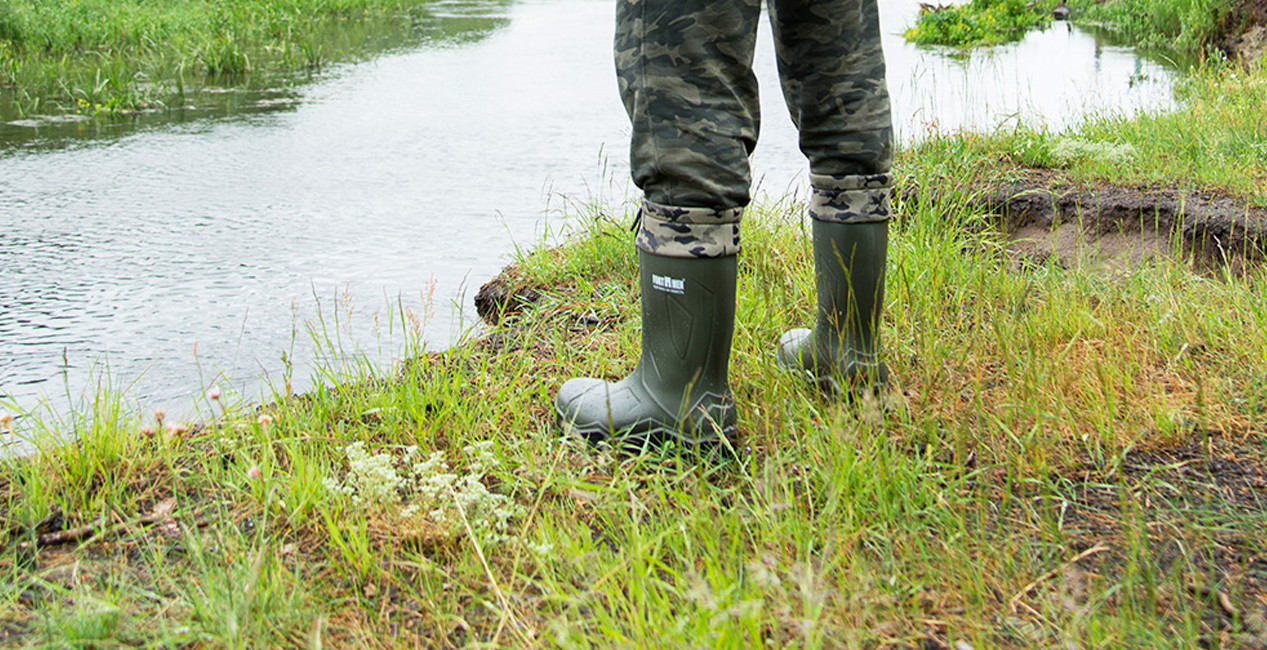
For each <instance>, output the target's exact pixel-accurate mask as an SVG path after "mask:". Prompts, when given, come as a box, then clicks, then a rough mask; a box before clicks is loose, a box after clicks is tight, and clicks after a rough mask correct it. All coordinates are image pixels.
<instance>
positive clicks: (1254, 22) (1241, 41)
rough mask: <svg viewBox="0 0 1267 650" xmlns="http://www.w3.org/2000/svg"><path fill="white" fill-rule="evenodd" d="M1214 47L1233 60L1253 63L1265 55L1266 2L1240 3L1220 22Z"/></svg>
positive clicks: (1242, 1)
mask: <svg viewBox="0 0 1267 650" xmlns="http://www.w3.org/2000/svg"><path fill="white" fill-rule="evenodd" d="M1219 31H1220V35H1219V37H1218V39H1217V40H1216V42H1215V45H1216V46H1217V47H1218V48H1219V49H1220V50H1223V52H1224V53H1226V54H1227V55H1228V57H1229V58H1232V59H1240V60H1241V61H1245V62H1249V61H1255V60H1258V59H1260V58H1262V56H1263V55H1264V54H1267V0H1241V2H1239V3H1237V6H1236V8H1234V9H1232V10H1231V11H1229V12H1228V13H1227V16H1225V17H1224V19H1223V24H1222V26H1221V29H1220V30H1219Z"/></svg>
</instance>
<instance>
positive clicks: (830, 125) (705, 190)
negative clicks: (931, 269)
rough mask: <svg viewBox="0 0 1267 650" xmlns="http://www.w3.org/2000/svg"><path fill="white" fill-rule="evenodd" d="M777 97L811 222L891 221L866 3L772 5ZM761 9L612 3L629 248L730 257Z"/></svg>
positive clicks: (742, 2)
mask: <svg viewBox="0 0 1267 650" xmlns="http://www.w3.org/2000/svg"><path fill="white" fill-rule="evenodd" d="M768 12H769V15H770V23H771V25H772V27H773V31H774V39H775V52H776V54H777V56H778V67H779V78H780V82H781V85H782V88H783V97H784V99H785V100H786V102H787V106H788V109H789V110H790V111H791V114H792V121H793V122H794V123H795V124H796V127H797V129H798V131H799V134H800V135H799V138H800V147H801V151H802V152H804V154H805V156H806V157H807V158H809V163H810V186H811V188H812V194H811V197H810V206H809V212H810V216H812V217H814V218H815V219H819V220H822V221H832V222H842V223H865V222H874V221H884V220H886V219H888V218H889V216H890V207H889V188H890V186H891V184H892V176H891V174H890V172H889V170H890V167H891V166H892V162H893V124H892V118H891V116H890V114H889V94H888V88H887V86H886V84H885V80H884V71H885V68H884V52H883V50H881V47H880V25H879V16H878V12H877V9H876V0H768ZM760 16H761V0H618V5H617V10H616V48H615V49H616V73H617V79H618V81H619V84H620V93H621V98H622V99H623V100H624V103H625V110H626V112H628V114H629V119H630V122H631V124H632V126H633V137H632V142H631V146H630V166H631V167H632V172H633V179H634V183H635V184H636V185H637V186H638V187H639V188H640V189H641V190H642V192H643V203H642V209H641V213H640V217H641V219H640V225H639V228H638V236H637V244H638V247H639V248H641V249H643V250H645V251H647V252H649V253H653V254H656V255H664V256H669V257H722V256H726V255H734V254H736V253H738V251H739V222H740V217H741V215H742V213H743V208H744V206H746V205H747V204H748V201H749V198H750V197H749V189H750V185H751V181H752V179H751V169H750V167H749V163H748V157H749V156H750V155H751V154H752V150H753V148H754V147H755V146H756V143H757V133H758V129H759V126H760V105H759V103H758V99H757V80H756V77H755V75H754V74H753V72H752V56H753V51H754V49H755V47H756V35H757V21H758V20H759V19H760Z"/></svg>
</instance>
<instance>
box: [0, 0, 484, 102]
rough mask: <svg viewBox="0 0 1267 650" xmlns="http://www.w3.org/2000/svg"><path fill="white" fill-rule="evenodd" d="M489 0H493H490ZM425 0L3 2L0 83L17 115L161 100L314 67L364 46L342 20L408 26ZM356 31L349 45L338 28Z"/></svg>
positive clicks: (402, 28)
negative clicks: (208, 83) (211, 84)
mask: <svg viewBox="0 0 1267 650" xmlns="http://www.w3.org/2000/svg"><path fill="white" fill-rule="evenodd" d="M490 1H498V0H490ZM426 4H428V3H427V2H426V0H245V1H244V2H232V3H226V2H218V1H214V0H179V1H177V2H160V3H154V2H145V1H143V0H126V1H123V2H109V1H106V0H75V1H71V0H53V1H50V2H41V1H36V0H5V2H4V4H3V5H0V89H6V88H7V89H8V92H11V93H12V94H13V100H14V101H15V102H16V104H17V106H18V108H19V109H20V110H22V111H24V112H38V111H41V110H51V109H54V108H57V107H60V108H61V109H62V110H67V111H80V112H101V111H106V112H123V111H130V110H138V109H143V108H147V107H155V106H161V105H163V103H165V102H170V101H171V100H172V98H173V97H177V96H179V95H180V94H181V93H182V92H183V90H184V88H185V86H186V85H187V84H188V85H197V84H198V83H201V81H202V80H203V78H204V77H206V76H211V77H224V76H239V75H243V74H246V73H250V72H260V71H268V70H277V69H285V70H296V69H299V70H302V69H311V68H315V67H318V66H320V65H322V64H323V63H325V62H326V60H327V59H328V58H329V57H331V56H346V55H347V54H348V53H350V52H359V51H361V50H363V49H364V48H365V47H366V44H365V42H364V41H365V40H366V39H365V36H366V34H364V33H363V32H361V31H358V30H357V29H351V30H350V29H349V26H350V25H363V24H367V23H368V24H375V23H380V24H379V26H378V28H379V29H380V30H381V29H390V30H395V31H401V32H408V31H409V30H410V29H411V25H412V20H411V18H410V17H409V15H408V12H409V11H411V10H412V9H413V8H415V7H419V6H425V5H426ZM341 31H344V32H346V31H351V33H352V34H353V35H355V36H359V39H360V42H357V40H356V39H355V38H354V39H352V40H351V41H350V42H349V41H348V39H346V38H344V37H341V36H340V35H339V32H341Z"/></svg>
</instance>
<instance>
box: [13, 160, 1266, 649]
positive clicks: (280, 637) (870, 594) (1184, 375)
mask: <svg viewBox="0 0 1267 650" xmlns="http://www.w3.org/2000/svg"><path fill="white" fill-rule="evenodd" d="M928 161H929V164H924V163H923V162H922V161H921V160H920V159H909V158H908V159H907V162H906V166H905V167H904V171H905V174H906V176H907V178H909V179H910V181H909V182H919V183H933V182H947V181H946V180H945V179H944V178H943V176H942V174H944V173H945V171H946V170H945V169H944V168H940V167H939V165H942V164H943V162H942V161H941V160H939V159H938V158H936V157H932V158H929V159H928ZM965 173H966V172H965ZM938 179H942V180H938ZM957 180H961V181H967V180H969V177H968V176H960V177H958V179H957ZM899 207H900V212H901V213H902V215H903V216H902V218H901V219H900V220H899V221H898V222H897V223H895V224H894V226H895V228H894V230H895V232H894V241H893V252H892V261H891V267H890V294H889V309H888V312H887V316H886V319H885V322H884V337H885V340H886V342H887V346H888V350H889V358H890V363H891V365H892V367H893V370H894V374H895V376H896V377H898V378H899V379H900V389H899V390H898V392H897V393H895V394H894V395H893V396H892V398H891V399H890V400H889V401H888V402H889V403H888V407H889V410H888V411H887V412H886V411H881V410H879V409H878V408H876V405H864V406H863V407H862V408H860V409H858V408H851V407H848V406H845V405H841V404H836V403H832V402H830V401H827V400H825V399H823V398H822V397H821V396H819V395H818V394H816V393H814V392H813V391H811V390H809V389H807V388H806V387H805V386H802V385H801V384H800V383H799V382H798V381H797V380H796V379H795V378H793V377H789V376H786V375H784V374H782V373H779V372H777V371H776V370H775V369H774V367H773V363H772V361H771V346H772V345H773V341H775V340H777V338H778V335H779V334H780V333H781V332H782V331H783V330H784V329H785V328H787V327H789V326H793V325H799V324H802V323H804V322H808V320H809V317H810V313H809V310H810V308H811V305H812V304H813V302H812V300H811V296H812V293H811V292H812V279H811V277H810V276H809V273H808V271H807V269H808V260H809V251H808V248H807V245H806V241H805V238H804V233H803V224H802V222H801V221H800V217H799V216H798V215H799V210H800V206H799V205H797V204H795V203H793V202H787V203H783V204H772V205H765V206H760V207H758V208H757V209H755V210H754V211H753V213H751V214H750V215H749V217H750V218H749V221H748V224H749V225H748V227H747V229H746V231H745V241H746V249H745V252H744V258H743V268H742V270H741V273H742V279H741V287H740V291H739V304H738V312H739V315H738V328H737V332H736V341H735V350H734V356H733V361H734V363H733V375H732V376H733V380H734V386H735V390H736V393H737V397H738V399H739V402H740V405H741V425H740V426H741V429H742V431H743V438H742V439H741V441H740V444H741V448H740V450H739V460H737V461H732V462H728V463H720V464H703V465H696V464H694V463H693V462H691V461H690V458H689V457H685V458H682V457H675V456H672V455H670V456H645V457H635V458H630V457H622V456H618V455H613V454H611V453H609V452H605V451H603V450H595V449H589V448H587V447H586V446H585V445H584V444H582V443H579V442H577V441H574V440H570V439H566V438H564V437H563V436H562V435H561V434H560V432H559V431H558V430H556V429H555V426H554V423H553V421H552V420H553V418H552V414H551V413H550V408H549V403H550V401H549V400H550V398H551V395H552V393H553V391H554V390H555V389H557V386H558V385H559V383H561V382H562V380H563V379H564V378H566V377H568V376H570V375H573V374H591V375H598V376H604V377H618V376H621V375H623V374H624V373H626V372H628V370H629V369H631V368H632V366H633V364H634V362H635V360H636V358H637V344H638V343H637V341H638V336H637V334H638V332H637V319H636V318H635V317H632V316H631V314H634V313H636V310H635V309H634V307H633V305H634V304H635V301H636V294H635V286H634V283H633V269H634V264H635V257H634V255H633V251H632V249H631V247H630V246H629V244H628V241H627V236H626V235H625V231H624V224H625V223H627V220H626V219H624V218H623V217H621V218H617V219H612V220H608V219H603V218H597V219H595V220H594V221H592V222H591V223H592V227H591V229H589V230H588V231H587V232H586V233H585V235H584V236H582V237H580V238H579V239H578V240H576V241H575V242H574V243H573V244H572V245H570V246H568V247H566V248H563V249H559V250H553V251H539V252H532V253H529V254H527V255H526V256H525V257H524V258H523V259H521V260H520V267H519V268H520V271H519V272H520V273H521V274H522V275H521V276H520V277H521V278H522V280H523V281H525V282H529V283H533V284H537V285H540V286H543V287H545V289H546V293H545V298H544V300H543V301H542V302H540V303H539V304H538V305H536V306H535V307H534V308H532V309H530V310H529V311H527V312H525V313H524V314H523V315H521V316H520V317H518V320H515V321H513V322H511V323H508V324H507V326H506V328H504V329H501V330H496V332H497V333H498V336H497V337H494V338H491V339H486V340H485V341H484V342H483V343H479V344H474V345H468V346H463V347H457V348H454V349H452V350H450V351H448V352H445V353H443V354H422V355H417V356H414V357H413V358H411V359H409V360H407V361H406V362H403V363H401V364H400V365H399V366H397V367H395V368H391V369H382V370H379V369H375V368H373V367H372V366H369V365H365V364H361V363H358V362H357V361H356V359H355V357H353V358H348V357H346V356H344V357H342V358H341V361H340V362H339V363H340V365H339V366H338V367H337V368H333V369H331V370H330V371H329V375H330V376H338V377H341V378H342V379H343V380H344V382H343V383H339V384H335V383H332V382H330V381H322V382H320V383H319V385H318V386H317V387H316V388H315V389H314V390H312V391H311V392H310V393H309V394H307V395H305V396H303V397H300V398H295V399H287V400H282V401H281V402H280V403H278V404H277V405H275V406H272V407H269V408H267V409H265V410H263V411H253V410H251V409H249V408H242V409H230V410H229V411H228V412H227V413H225V414H223V415H219V416H217V417H214V418H212V419H210V420H208V421H207V422H206V423H205V425H204V426H201V427H196V428H192V429H189V430H187V431H184V432H180V433H177V432H176V431H174V430H172V429H170V428H167V427H158V428H153V429H152V433H148V434H147V433H142V431H143V429H145V428H146V427H147V426H148V427H153V425H152V424H151V423H149V422H144V421H142V420H141V419H138V418H136V417H135V416H128V415H127V414H122V413H116V412H114V411H113V410H112V407H110V405H109V404H110V402H109V401H108V400H106V402H104V403H103V405H102V412H101V413H100V414H94V416H93V417H92V418H90V419H86V420H85V422H93V423H96V424H94V425H93V426H88V427H86V428H82V429H80V430H78V431H76V433H77V434H78V435H79V437H80V440H81V441H82V442H81V444H78V445H58V444H53V443H54V442H55V440H56V439H57V437H58V435H59V432H57V431H53V430H34V431H27V432H26V435H29V436H32V437H33V438H34V439H35V440H36V441H38V442H41V444H42V446H43V448H44V453H43V454H42V455H41V456H40V457H38V458H35V459H29V460H25V461H15V460H6V461H3V464H0V511H2V512H3V514H4V520H5V521H8V522H11V528H10V530H9V539H8V541H7V542H6V545H5V546H4V551H3V553H2V554H0V573H4V574H5V578H6V579H5V580H3V581H0V585H3V586H0V620H3V621H4V625H3V629H4V634H6V635H10V636H9V639H10V640H11V641H14V642H17V643H24V644H25V643H30V642H34V641H38V640H41V639H42V640H43V641H46V642H49V643H55V644H62V643H69V644H75V643H80V644H86V643H107V644H108V643H129V644H154V645H162V644H172V643H196V644H199V645H205V646H209V647H248V646H250V647H256V646H260V645H276V644H301V643H302V644H308V645H314V646H315V645H322V646H326V645H329V646H335V647H344V646H352V645H363V644H379V643H386V641H384V640H386V639H391V640H392V641H391V643H406V644H409V643H417V644H421V645H427V646H440V647H445V646H461V645H465V644H468V643H477V642H478V643H481V644H487V645H495V646H512V647H537V646H551V647H554V646H558V647H594V646H599V647H612V646H613V645H614V646H630V647H632V646H637V647H646V646H648V645H651V644H656V645H660V646H662V647H674V646H687V645H695V644H700V643H703V644H707V645H710V646H712V647H740V646H742V647H751V646H752V645H754V644H760V645H771V644H772V645H775V646H779V647H787V646H815V645H824V646H841V645H867V646H870V645H877V644H910V643H919V642H920V640H921V639H933V640H936V642H938V643H946V644H953V643H954V642H955V641H959V640H963V641H966V642H968V643H971V644H973V645H974V647H1031V646H1035V645H1042V646H1049V645H1052V644H1054V643H1066V642H1068V643H1075V644H1079V645H1085V646H1094V645H1099V644H1105V643H1109V644H1111V643H1115V642H1116V641H1118V640H1121V639H1123V638H1129V639H1131V645H1133V646H1135V647H1163V646H1165V647H1169V646H1170V645H1171V644H1173V643H1175V642H1176V641H1178V642H1180V643H1185V644H1195V643H1197V642H1199V641H1201V640H1203V639H1208V638H1211V637H1213V638H1217V637H1218V635H1220V634H1231V633H1232V631H1233V630H1237V632H1236V633H1242V631H1240V628H1238V627H1236V626H1235V625H1234V624H1233V623H1231V622H1226V621H1225V622H1220V621H1223V618H1224V617H1223V615H1222V614H1220V613H1219V609H1218V605H1217V603H1215V602H1214V596H1213V594H1217V593H1222V594H1223V597H1224V598H1229V599H1231V601H1230V602H1233V603H1235V604H1236V606H1237V607H1241V608H1242V611H1245V612H1252V611H1253V609H1252V607H1253V600H1252V598H1251V595H1252V593H1253V592H1252V591H1244V590H1245V589H1248V588H1249V587H1247V586H1245V585H1242V584H1241V583H1237V582H1236V581H1234V580H1233V579H1232V576H1231V574H1229V573H1227V572H1226V571H1227V566H1226V565H1225V564H1221V563H1220V562H1222V560H1221V559H1220V556H1218V555H1217V553H1215V551H1216V550H1217V549H1219V548H1223V547H1227V546H1229V545H1231V547H1232V548H1237V549H1240V550H1241V552H1243V553H1245V554H1247V557H1252V556H1253V555H1254V554H1256V553H1263V552H1267V549H1265V548H1263V547H1262V546H1261V540H1260V538H1259V537H1258V536H1257V535H1255V534H1254V531H1255V530H1260V529H1261V527H1262V526H1263V525H1264V524H1267V521H1264V515H1263V510H1261V509H1259V510H1255V509H1252V508H1245V507H1237V506H1235V505H1234V504H1232V503H1230V502H1224V501H1220V500H1219V499H1218V497H1217V496H1216V495H1215V494H1208V495H1205V496H1203V497H1201V499H1202V500H1197V501H1194V500H1192V498H1195V495H1198V494H1204V493H1201V492H1199V491H1194V492H1190V491H1191V490H1199V489H1198V487H1197V485H1199V480H1205V479H1204V475H1197V476H1196V477H1195V478H1193V479H1191V480H1194V481H1197V482H1196V483H1190V482H1185V481H1186V480H1189V479H1185V478H1184V476H1185V475H1184V474H1183V473H1181V472H1179V471H1178V470H1177V469H1175V468H1176V467H1189V471H1194V468H1198V467H1205V465H1203V464H1201V463H1202V462H1203V461H1204V460H1209V461H1211V462H1214V461H1216V460H1217V461H1218V462H1222V463H1224V464H1225V465H1232V466H1235V467H1238V468H1241V469H1242V470H1244V471H1247V472H1248V471H1250V469H1252V468H1255V467H1257V468H1261V467H1262V466H1263V464H1262V458H1261V456H1255V455H1253V454H1255V453H1260V452H1261V440H1262V438H1261V436H1262V433H1263V431H1264V422H1263V415H1262V413H1263V409H1262V405H1263V403H1264V400H1265V399H1267V386H1264V384H1263V383H1262V380H1261V378H1262V377H1263V376H1265V373H1267V360H1264V359H1263V354H1262V350H1264V349H1267V299H1265V298H1267V296H1264V295H1263V293H1262V289H1261V287H1262V286H1263V284H1262V282H1261V278H1257V277H1255V278H1252V279H1250V280H1249V281H1239V280H1235V279H1226V280H1217V279H1206V278H1202V277H1199V276H1194V275H1193V274H1191V273H1190V272H1188V270H1187V269H1186V268H1184V267H1183V266H1182V264H1180V263H1178V262H1166V261H1164V260H1160V261H1158V262H1157V263H1156V264H1154V265H1152V266H1148V267H1144V268H1139V269H1134V270H1132V271H1131V272H1129V273H1127V274H1125V275H1123V276H1120V277H1104V276H1101V275H1098V274H1097V273H1096V272H1095V271H1094V270H1093V269H1092V268H1090V267H1086V268H1084V267H1075V268H1070V269H1063V268H1060V267H1058V266H1055V265H1041V266H1038V267H1030V268H1025V269H1021V270H1018V271H1013V272H1004V271H1002V269H1003V268H1005V267H1006V266H1007V260H1006V255H1005V254H1004V252H1003V250H1004V249H1003V242H1002V240H1001V237H1000V235H998V234H997V233H996V232H995V231H994V230H993V229H992V228H991V227H990V222H989V221H988V220H987V219H985V218H983V217H981V216H979V215H973V214H969V213H965V212H963V211H961V210H956V209H954V208H953V207H952V208H947V207H946V206H944V205H942V206H938V205H932V204H927V205H925V204H904V205H900V206H899ZM595 322H596V323H597V324H595ZM578 323H589V325H587V326H578V325H577V324H578ZM1190 443H1191V444H1192V445H1194V446H1187V445H1189V444H1190ZM1176 448H1177V449H1178V450H1179V451H1178V452H1173V453H1176V454H1180V455H1176V456H1174V457H1169V456H1166V455H1165V454H1166V453H1172V452H1167V451H1166V450H1167V449H1176ZM1256 448H1257V449H1259V452H1255V451H1254V450H1255V449H1256ZM1133 450H1134V451H1133ZM1139 450H1145V451H1146V452H1147V453H1152V454H1156V455H1155V456H1153V458H1157V459H1161V460H1157V461H1156V462H1154V463H1153V464H1152V465H1148V464H1141V463H1140V461H1138V460H1136V458H1138V456H1132V453H1139ZM1182 454H1188V456H1184V455H1182ZM1145 458H1149V457H1148V456H1145ZM1168 458H1169V460H1166V459H1168ZM1237 463H1239V464H1237ZM1255 463H1257V464H1255ZM1150 466H1151V467H1152V469H1151V470H1148V471H1142V470H1141V468H1145V467H1150ZM1185 495H1193V496H1192V497H1189V496H1185ZM86 524H87V525H93V526H95V527H96V528H97V530H98V531H100V534H97V535H95V536H91V537H85V538H83V539H81V540H79V541H77V542H73V543H63V544H52V545H46V546H42V547H41V546H39V534H40V531H41V530H53V529H61V530H63V531H64V530H68V529H73V528H74V527H76V526H81V525H86ZM1255 540H1259V541H1255ZM1194 585H1195V586H1194Z"/></svg>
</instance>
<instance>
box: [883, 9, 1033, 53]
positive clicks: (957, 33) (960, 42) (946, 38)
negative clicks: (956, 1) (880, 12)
mask: <svg viewBox="0 0 1267 650" xmlns="http://www.w3.org/2000/svg"><path fill="white" fill-rule="evenodd" d="M1055 6H1056V2H1055V0H1040V1H1038V2H1034V1H1033V0H970V2H968V3H966V4H963V5H958V6H940V7H934V6H932V5H922V8H921V9H920V15H919V19H918V20H917V21H916V23H915V25H914V26H913V27H911V28H910V29H907V30H906V32H905V36H906V40H908V41H911V42H912V43H917V44H920V45H950V46H954V47H973V46H977V45H996V44H999V43H1007V42H1010V41H1015V40H1018V39H1020V38H1021V37H1023V36H1024V35H1025V34H1026V32H1028V31H1029V30H1031V29H1033V28H1036V27H1045V26H1047V25H1049V24H1050V23H1051V19H1052V10H1053V9H1054V8H1055Z"/></svg>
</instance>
